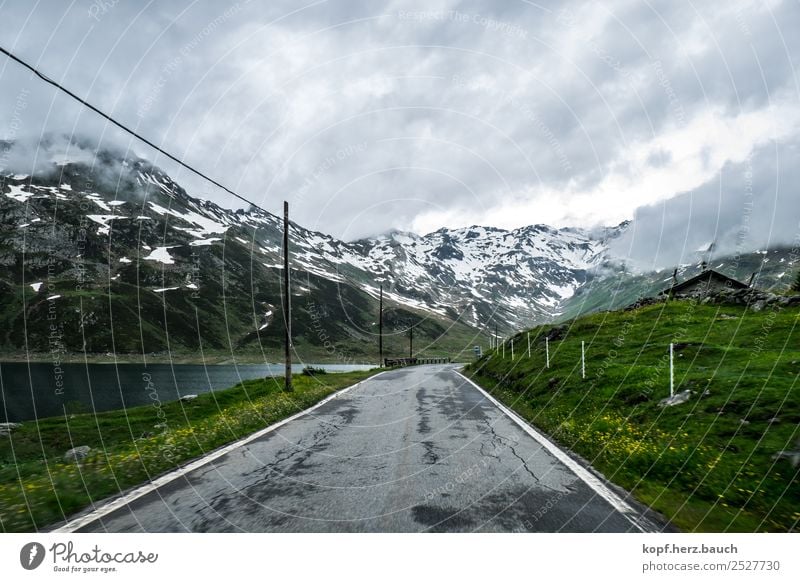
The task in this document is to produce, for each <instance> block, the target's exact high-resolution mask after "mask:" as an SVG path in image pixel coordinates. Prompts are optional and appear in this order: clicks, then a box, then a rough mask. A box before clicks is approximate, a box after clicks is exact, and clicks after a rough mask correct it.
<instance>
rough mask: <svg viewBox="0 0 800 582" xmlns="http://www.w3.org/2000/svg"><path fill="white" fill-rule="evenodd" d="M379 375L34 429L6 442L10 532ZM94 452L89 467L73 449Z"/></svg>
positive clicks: (240, 390) (3, 520) (34, 424)
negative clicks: (72, 455) (70, 453)
mask: <svg viewBox="0 0 800 582" xmlns="http://www.w3.org/2000/svg"><path fill="white" fill-rule="evenodd" d="M377 372H378V370H371V371H360V372H347V373H342V374H325V375H324V376H321V377H317V376H302V375H297V376H295V377H294V378H293V384H294V391H293V392H291V393H286V392H284V391H283V381H282V379H281V378H277V379H258V380H247V381H245V382H242V383H240V384H238V385H236V386H234V387H233V388H229V389H227V390H221V391H217V392H210V393H207V394H201V395H199V396H198V397H197V398H196V399H194V400H190V401H188V402H183V401H175V402H168V403H163V404H161V403H157V404H156V405H154V406H140V407H136V408H129V409H127V410H115V411H111V412H103V413H98V414H75V415H70V416H69V417H67V418H63V417H52V418H45V419H41V420H39V421H31V422H26V423H24V424H23V425H22V426H21V427H20V428H18V429H16V430H14V431H13V432H11V434H10V435H9V436H6V437H0V531H3V532H22V531H35V530H38V529H40V528H43V527H45V526H47V525H50V524H52V523H56V522H58V521H60V520H63V519H65V517H66V516H69V515H71V514H73V513H75V512H77V511H79V510H81V509H83V508H84V507H86V506H88V505H89V504H90V503H93V502H98V501H101V500H102V499H104V498H106V497H109V496H112V495H115V494H118V493H121V492H122V491H125V490H127V489H129V488H131V487H133V486H135V485H139V484H141V483H144V482H147V481H149V480H151V479H152V478H154V477H156V476H158V475H159V474H161V473H164V472H166V471H169V470H171V469H174V468H176V467H178V466H180V465H182V464H185V463H186V462H188V461H190V460H192V459H194V458H197V457H200V456H202V455H204V454H206V453H208V452H210V451H213V450H214V449H216V448H218V447H220V446H223V445H225V444H227V443H230V442H233V441H236V440H238V439H241V438H244V437H246V436H247V435H249V434H252V433H253V432H255V431H257V430H260V429H262V428H264V427H266V426H269V425H271V424H274V423H275V422H278V421H280V420H282V419H284V418H287V417H289V416H291V415H293V414H296V413H297V412H299V411H301V410H304V409H306V408H308V407H309V406H312V405H314V404H315V403H317V402H319V401H320V400H322V399H323V398H325V397H326V396H329V395H330V394H332V393H334V392H336V391H338V390H341V389H342V388H345V387H347V386H350V385H352V384H354V383H356V382H358V381H360V380H363V379H364V378H367V377H369V376H371V375H373V374H375V373H377ZM77 446H89V447H91V451H90V453H89V455H88V456H87V457H86V458H85V459H84V460H83V461H82V462H80V463H76V462H66V461H64V458H63V456H64V453H65V451H67V450H69V449H71V448H73V447H77Z"/></svg>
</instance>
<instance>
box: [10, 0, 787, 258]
mask: <svg viewBox="0 0 800 582" xmlns="http://www.w3.org/2000/svg"><path fill="white" fill-rule="evenodd" d="M108 4H109V5H110V7H109V8H108V9H107V10H105V11H102V12H101V13H98V14H96V15H95V17H92V16H91V14H90V10H91V7H92V6H93V5H95V6H96V4H94V3H92V2H89V1H84V2H78V3H74V4H72V5H71V7H68V6H67V5H64V4H62V3H59V2H42V3H39V4H38V5H36V7H35V8H31V7H30V6H29V5H28V4H23V3H18V4H15V5H13V6H4V8H3V11H4V15H3V16H4V27H3V30H2V31H0V42H2V44H3V46H5V47H7V48H13V49H14V50H15V51H16V52H18V53H19V54H20V55H21V56H23V57H24V58H26V59H28V60H29V61H31V62H36V63H38V65H39V66H41V68H42V69H43V70H44V71H46V72H47V73H48V74H50V75H51V76H52V77H54V78H56V79H58V80H59V81H63V82H64V84H65V85H67V86H69V87H71V88H72V89H74V90H75V91H76V92H77V93H78V94H80V95H82V96H86V98H87V99H89V100H90V101H92V102H93V103H96V104H97V105H98V106H100V107H102V108H104V109H105V110H107V111H110V112H112V113H113V114H114V115H115V116H117V117H118V118H120V119H121V120H125V121H126V122H127V123H129V124H130V125H132V126H135V127H136V128H137V129H138V130H139V131H141V133H143V134H144V135H146V136H149V137H151V138H152V139H153V141H155V142H156V143H158V144H162V145H164V147H165V148H167V149H169V150H171V151H174V152H175V153H176V154H178V155H180V156H183V157H184V158H185V159H186V161H187V162H189V163H192V164H194V165H196V166H197V167H199V168H202V169H203V170H204V171H206V172H207V173H208V174H210V175H212V176H214V177H216V178H218V179H219V180H220V181H221V182H223V183H225V184H227V185H229V186H231V187H233V188H235V189H236V190H237V191H239V192H240V193H241V194H242V195H244V196H247V197H249V198H251V199H252V200H254V201H255V202H257V203H259V204H261V205H263V206H265V207H266V208H267V209H269V210H272V211H278V210H279V208H280V203H281V201H282V200H283V199H284V198H286V199H288V200H289V201H290V203H292V205H293V213H294V216H295V217H296V219H297V220H298V222H300V223H302V224H305V225H308V226H313V227H315V228H318V229H320V230H323V231H326V232H329V233H331V234H333V235H338V236H345V237H347V238H358V237H361V236H366V235H371V234H376V233H379V232H383V231H386V230H389V229H391V228H401V229H405V228H410V227H411V225H412V224H413V223H414V221H415V219H416V218H417V217H419V216H420V215H421V214H424V213H426V212H429V211H430V210H431V209H437V208H438V209H442V208H445V209H449V210H452V211H453V212H454V213H456V214H459V215H460V216H463V217H466V218H465V220H467V222H469V223H470V224H471V223H479V222H481V217H482V216H483V215H484V214H485V211H486V209H489V208H492V207H495V206H497V205H499V204H501V203H505V202H507V201H509V200H519V201H520V202H524V200H525V198H526V196H531V197H532V196H535V195H537V193H538V195H541V193H542V192H553V191H557V192H562V194H560V195H558V196H553V195H548V197H549V199H548V200H547V203H548V204H550V205H551V206H552V207H554V208H556V210H553V211H552V212H551V214H554V215H558V212H557V210H558V208H560V207H562V206H563V211H562V212H561V214H560V216H561V217H562V218H561V221H562V223H563V221H565V220H567V219H569V220H572V219H574V220H576V221H577V222H578V224H575V226H594V225H595V223H596V222H597V220H596V219H594V218H593V217H592V216H591V215H588V214H581V213H580V212H579V209H576V208H575V207H574V204H573V203H572V202H571V195H570V194H569V191H570V189H576V190H578V191H588V190H591V189H592V188H595V187H597V186H598V185H599V184H600V183H602V181H603V180H604V179H606V178H607V177H608V176H609V174H610V173H612V172H619V173H620V175H624V174H625V172H630V171H631V170H630V168H631V165H630V164H631V162H630V160H628V159H625V157H624V156H625V154H626V151H627V148H629V147H630V145H631V144H633V143H637V142H642V141H646V140H648V139H652V138H654V137H657V136H659V135H661V134H662V133H663V132H666V131H669V130H670V128H672V127H674V126H676V125H685V124H686V123H688V122H690V121H691V120H692V119H693V118H694V116H696V115H698V114H700V113H702V112H704V111H707V110H708V109H709V108H719V109H720V111H722V114H723V115H727V116H733V115H736V114H737V113H739V112H741V111H748V110H753V109H762V108H764V107H766V106H767V104H768V103H769V102H770V100H771V98H772V97H773V95H775V94H776V93H778V92H784V93H786V92H794V94H795V95H796V94H797V93H796V92H797V83H796V81H797V80H796V76H795V71H794V68H793V62H796V60H797V55H798V53H800V51H798V48H799V47H798V43H800V39H798V38H797V35H795V34H794V30H795V29H796V28H797V26H796V25H797V24H798V20H799V17H798V11H800V6H799V5H798V4H797V3H796V2H788V1H785V2H783V3H780V4H778V5H777V6H776V7H775V9H774V13H771V12H769V11H768V10H764V9H762V8H759V7H758V6H757V5H752V6H751V7H748V6H744V7H743V8H742V9H738V10H737V9H733V8H730V5H729V4H728V3H726V4H724V5H722V6H711V5H706V4H702V5H699V6H698V4H697V3H692V5H689V4H688V3H682V2H656V3H652V2H651V3H641V2H636V1H634V0H630V1H627V0H626V1H619V2H615V3H611V4H606V3H604V6H608V9H607V10H609V11H611V16H610V17H609V18H607V19H606V20H605V21H604V22H599V21H598V22H597V23H596V22H593V21H591V19H589V17H587V16H586V15H587V14H588V12H587V9H590V8H591V7H592V6H597V4H587V3H582V2H570V3H562V2H544V3H536V5H532V4H531V3H526V2H522V1H519V2H500V3H497V2H489V1H486V0H473V1H463V2H459V1H456V0H452V1H446V0H443V1H440V2H409V1H394V2H381V3H377V2H367V1H362V2H345V1H333V0H332V1H330V2H324V3H321V4H318V5H315V6H312V7H309V8H302V7H301V6H300V5H298V4H297V3H296V2H290V1H288V0H286V1H283V2H269V3H260V2H245V1H244V0H242V1H240V2H239V3H234V4H228V5H221V4H219V3H215V2H211V1H205V2H196V3H194V2H169V3H153V4H150V5H146V6H145V7H143V6H142V5H139V4H134V3H124V2H119V3H116V4H114V3H108ZM537 6H542V7H541V8H540V7H537ZM31 10H33V13H32V14H29V11H31ZM565 10H566V12H565ZM293 11H297V12H296V13H294V14H292V12H293ZM437 11H438V13H437ZM696 11H699V12H696ZM409 14H417V16H411V17H410V16H408V15H409ZM565 14H571V15H572V19H570V18H565V17H564V15H565ZM29 16H30V18H28V17H29ZM62 18H63V22H62V23H61V24H59V21H60V19H62ZM595 25H596V26H595ZM587 31H588V32H587ZM51 34H52V40H50V41H49V42H48V39H49V38H50V36H51ZM568 38H569V39H571V40H569V42H568V43H567V42H566V41H565V39H568ZM682 51H685V52H686V54H684V52H682ZM0 76H1V77H2V80H3V82H2V89H0V106H1V107H2V109H0V115H2V117H0V133H2V132H3V131H6V133H8V129H9V128H10V126H11V123H12V117H13V112H14V109H15V103H16V100H17V96H18V93H19V91H20V90H21V89H22V88H25V89H26V90H29V94H28V96H27V106H26V108H25V110H24V112H23V113H22V115H21V116H20V115H18V117H20V119H21V122H20V123H17V126H18V130H17V131H16V134H15V137H17V138H21V137H23V136H24V137H27V138H29V139H33V140H35V139H38V137H39V136H41V135H42V134H43V133H44V132H50V133H55V134H60V133H66V134H68V135H69V134H72V133H73V132H75V133H78V134H80V135H86V136H88V137H90V138H91V139H92V140H94V141H95V142H96V144H95V145H96V146H99V147H103V146H104V145H108V144H111V145H114V146H118V147H121V148H123V149H127V148H130V149H131V150H132V151H133V152H136V153H138V154H141V155H143V156H146V157H148V158H150V159H151V160H152V161H154V163H156V164H158V165H161V166H163V167H164V169H165V170H167V171H169V172H170V173H171V174H173V176H174V177H175V179H176V180H178V181H179V182H181V183H183V184H185V185H186V186H187V189H188V190H189V192H190V193H192V194H195V195H199V196H203V197H208V198H213V199H215V200H216V201H218V202H220V203H221V204H225V205H229V206H234V205H236V204H237V202H236V201H235V200H231V199H230V197H229V196H227V195H225V194H224V193H222V192H218V191H216V190H215V189H214V188H211V187H209V186H208V184H206V183H204V182H203V181H202V180H200V179H199V178H197V177H196V176H193V175H191V174H190V173H188V172H187V171H186V170H184V169H181V168H180V167H179V166H177V165H175V164H173V163H171V162H169V161H168V160H165V159H163V157H160V156H159V155H157V154H156V153H154V152H151V151H148V148H146V147H145V146H143V145H142V144H139V143H137V142H136V141H135V140H132V139H130V138H129V137H128V136H126V135H125V134H123V133H121V132H120V131H118V130H116V129H114V128H112V127H109V126H108V124H106V123H105V122H104V121H103V120H102V119H98V118H97V117H96V116H95V115H93V114H91V113H90V112H87V111H85V110H82V109H81V108H80V107H79V106H77V105H75V104H74V103H71V102H70V101H69V100H68V99H66V98H64V97H63V96H60V95H57V94H55V93H54V92H53V91H52V90H51V89H49V88H48V87H47V86H46V85H44V84H42V83H41V82H39V81H37V80H34V79H31V78H30V75H29V74H28V73H26V72H24V71H21V70H20V69H19V68H18V67H17V66H16V65H14V64H13V63H8V62H4V63H1V64H0ZM0 137H2V136H0ZM354 148H355V149H354ZM341 152H346V153H345V154H344V155H342V154H341ZM340 156H341V158H340ZM331 159H334V160H335V161H334V163H331V162H330V160H331ZM22 161H24V160H20V162H22ZM651 161H652V163H651V166H653V167H661V166H663V165H664V164H669V163H670V162H671V161H672V160H671V159H670V156H669V155H668V154H667V153H664V154H663V155H661V154H659V155H655V154H653V155H651ZM752 164H753V170H754V175H759V176H763V177H764V178H763V179H765V180H766V179H767V177H768V176H772V170H773V169H774V171H775V173H776V174H775V175H776V176H778V177H780V175H781V174H782V173H784V172H787V171H789V170H788V169H787V168H786V166H785V165H780V166H778V167H776V168H773V167H772V166H771V165H769V160H768V159H766V158H764V157H763V156H760V155H756V156H753V161H752ZM761 164H765V165H764V167H763V168H762V166H761ZM393 168H400V169H393ZM726 171H727V170H726ZM787 183H788V182H787V181H786V180H779V181H778V184H779V188H780V189H783V188H785V186H784V185H785V184H787ZM758 185H759V186H761V184H758ZM672 194H674V195H677V194H679V193H677V192H675V193H672ZM604 195H605V196H608V206H610V207H613V206H614V205H615V204H620V203H619V202H617V201H616V200H615V198H614V192H608V193H606V194H604ZM697 196H699V190H698V194H697ZM724 196H725V197H727V196H729V194H728V193H727V191H726V193H725V194H724ZM730 196H733V195H732V194H730ZM680 200H683V198H682V197H678V198H677V199H676V202H675V205H674V206H672V205H670V204H669V203H668V206H667V207H668V208H669V209H670V212H678V211H679V210H682V209H683V208H685V206H681V204H680V203H679V201H680ZM727 200H728V199H727V198H724V199H723V202H724V204H723V206H725V207H726V208H728V207H730V208H736V207H737V204H738V201H737V200H736V199H735V198H734V197H732V198H731V199H730V201H729V202H726V201H727ZM625 204H627V206H624V207H620V208H619V212H618V214H620V216H621V217H625V216H633V214H634V211H635V206H632V205H630V203H625ZM701 211H702V213H705V214H703V215H701ZM692 212H693V217H694V218H693V220H695V221H699V222H697V224H698V225H699V224H700V223H703V224H712V223H713V224H715V223H716V220H717V217H718V216H719V215H720V212H722V213H723V214H725V213H727V212H728V210H726V209H725V208H723V209H721V210H720V209H717V208H714V207H712V206H711V205H700V206H695V207H693V210H692ZM637 216H639V217H641V219H642V220H643V221H645V219H647V220H648V221H649V220H652V216H651V214H650V210H649V209H643V210H641V211H640V212H638V214H637ZM703 216H705V218H703ZM726 216H727V215H726ZM513 219H514V220H518V221H519V222H520V224H522V223H524V222H526V221H530V222H539V219H538V217H536V216H526V215H525V213H518V214H517V216H515V217H513ZM730 220H733V218H730ZM703 221H705V222H703ZM563 225H564V224H556V226H563ZM450 226H455V225H450ZM503 226H509V225H503ZM778 227H780V228H784V227H786V225H783V224H780V225H778V226H777V227H776V228H778ZM786 228H788V227H786ZM697 229H698V231H702V230H703V229H702V228H700V227H699V226H698V227H697ZM638 242H639V239H637V243H638ZM752 244H756V242H753V243H752ZM642 245H643V248H649V246H648V245H647V244H646V241H645V242H642ZM661 254H662V253H661V251H659V256H661Z"/></svg>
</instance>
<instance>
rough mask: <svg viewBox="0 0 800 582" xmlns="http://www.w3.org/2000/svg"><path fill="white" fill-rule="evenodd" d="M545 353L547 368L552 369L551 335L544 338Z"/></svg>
mask: <svg viewBox="0 0 800 582" xmlns="http://www.w3.org/2000/svg"><path fill="white" fill-rule="evenodd" d="M544 355H545V358H546V360H545V361H546V362H547V369H548V370H549V369H550V338H549V337H545V338H544Z"/></svg>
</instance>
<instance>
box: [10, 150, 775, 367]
mask: <svg viewBox="0 0 800 582" xmlns="http://www.w3.org/2000/svg"><path fill="white" fill-rule="evenodd" d="M5 145H7V144H5ZM80 151H81V154H80V155H78V156H77V157H75V156H73V157H65V156H64V155H63V153H62V154H59V155H57V156H56V157H53V158H52V159H50V160H49V165H47V166H46V167H45V168H44V169H42V168H40V169H38V170H37V173H36V175H34V176H28V175H24V174H15V173H10V172H4V173H0V287H2V291H3V294H2V296H3V298H4V299H3V302H2V303H0V324H2V325H3V329H5V330H6V332H5V333H6V335H5V336H4V338H0V349H4V350H14V349H16V350H18V349H22V348H23V347H26V346H27V348H28V349H35V350H40V351H41V350H45V351H46V350H47V349H48V346H49V333H50V327H49V322H50V321H51V320H50V319H49V318H50V317H51V316H52V314H53V313H56V314H57V319H58V321H59V325H61V326H62V327H64V326H65V327H64V328H65V330H66V331H65V332H64V333H63V334H62V335H63V338H65V339H64V340H63V341H64V342H65V343H67V344H70V345H69V346H67V347H68V348H69V349H71V350H73V351H83V350H86V351H92V352H105V351H126V350H128V351H139V350H140V349H141V348H142V346H146V347H147V348H152V349H153V351H159V350H161V351H164V350H172V349H178V348H182V349H184V350H185V351H193V350H196V349H199V348H200V346H201V345H202V346H205V348H207V349H217V350H225V349H233V348H236V349H247V348H248V347H249V348H252V349H263V348H264V346H273V347H276V346H279V345H280V341H281V337H282V325H280V321H281V319H282V317H283V314H282V312H281V300H280V297H281V289H280V279H281V278H280V269H281V260H280V245H281V236H282V232H281V229H282V221H281V220H280V219H279V218H278V217H276V216H274V215H272V214H270V213H267V212H264V211H261V210H258V209H250V210H242V209H239V210H231V209H226V208H223V207H221V206H219V205H218V204H215V203H213V202H210V201H207V200H201V199H198V198H195V197H192V196H190V195H189V194H188V193H187V192H186V191H185V190H184V189H183V188H182V187H181V186H180V185H179V184H177V183H176V182H174V181H173V180H172V179H171V178H170V176H168V175H167V174H166V173H165V172H163V171H162V170H160V169H159V168H157V167H155V166H154V165H153V164H151V163H150V162H148V161H146V160H144V159H141V158H137V157H131V156H123V155H122V154H120V153H116V152H111V151H105V150H104V151H100V152H91V154H90V155H87V154H86V152H85V150H80ZM627 226H628V225H627V223H623V224H621V225H619V226H618V227H615V228H607V229H600V230H598V231H594V232H588V231H583V230H580V229H573V228H562V229H554V228H550V227H548V226H543V225H535V226H527V227H524V228H519V229H516V230H511V231H507V230H502V229H498V228H491V227H485V226H472V227H469V228H460V229H446V228H442V229H440V230H438V231H436V232H433V233H430V234H427V235H425V236H419V235H416V234H413V233H407V232H391V233H388V234H386V235H383V236H379V237H374V238H369V239H364V240H357V241H351V242H345V241H341V240H338V239H336V238H334V237H331V236H329V235H326V234H324V233H320V232H315V231H312V230H309V229H306V228H303V227H302V226H300V225H297V224H293V227H292V230H291V246H292V269H293V271H294V275H293V277H294V279H293V280H294V285H293V289H292V292H293V295H296V296H298V299H296V300H295V301H294V304H295V306H296V309H295V312H294V314H293V315H294V318H293V321H294V322H295V325H294V330H295V332H296V335H297V344H298V345H299V346H302V345H306V346H308V347H314V346H316V347H317V348H319V347H321V346H324V345H326V341H329V340H331V339H333V340H335V341H337V342H339V343H340V344H341V345H345V344H346V345H348V346H351V347H352V346H356V348H355V349H354V350H353V351H354V352H355V353H359V351H360V353H363V354H368V353H371V351H374V344H375V343H376V342H375V338H374V335H375V327H374V326H375V325H376V324H375V321H376V318H377V317H376V316H377V297H378V295H379V292H380V291H379V288H380V286H383V292H384V299H385V304H386V306H387V311H386V316H385V320H386V321H387V324H388V331H389V334H390V335H391V334H392V333H393V331H394V333H395V335H396V336H397V337H398V338H399V337H400V336H401V335H402V333H403V330H404V329H406V328H407V326H408V325H411V324H413V325H415V326H419V328H417V329H416V332H415V337H417V338H419V339H420V340H421V341H422V342H426V341H427V342H428V343H429V345H431V346H433V345H436V346H439V347H441V348H442V349H443V350H452V349H454V348H457V349H468V348H469V347H471V343H472V342H475V341H477V338H478V336H479V335H481V336H482V337H483V338H484V340H485V339H486V337H487V336H488V334H490V333H492V332H494V329H495V327H497V329H498V331H499V332H500V334H502V335H505V334H507V333H508V332H510V331H512V330H518V329H520V328H523V327H526V326H530V325H532V324H534V323H537V322H541V321H546V320H551V319H553V318H557V317H558V316H562V317H563V316H564V314H567V315H576V314H578V313H580V312H585V311H586V310H591V309H601V308H610V307H615V306H620V305H622V304H624V303H625V302H630V301H632V300H633V299H635V297H636V296H637V295H638V294H641V293H649V292H654V291H657V290H658V286H659V285H663V282H662V281H661V280H662V279H664V277H665V275H664V274H663V273H660V272H659V273H652V274H641V273H640V274H635V273H626V272H625V270H624V268H623V267H621V266H620V264H619V262H618V261H616V260H615V259H614V258H613V257H612V256H611V252H610V251H609V246H610V243H612V242H613V240H614V239H615V238H616V237H618V236H619V235H620V234H621V233H623V232H624V230H625V229H626V228H627ZM766 260H769V259H768V258H761V256H760V255H758V256H756V255H754V258H753V261H749V260H748V261H743V260H741V259H739V260H738V261H737V262H736V265H737V269H738V270H742V269H753V270H755V267H754V266H753V265H760V266H759V270H760V271H759V272H761V271H764V269H763V264H766V263H764V261H766ZM784 260H787V259H785V258H784ZM751 263H752V264H751ZM762 263H763V264H762ZM781 265H782V263H781V262H780V258H778V259H776V260H775V266H776V269H777V267H778V266H781ZM738 270H737V273H731V274H735V275H741V274H739V273H738ZM785 270H786V269H784V270H783V271H785ZM783 271H781V272H780V273H779V272H778V271H776V272H775V277H777V278H776V279H775V280H776V281H779V280H780V276H782V274H784V275H785V273H783ZM276 323H277V324H276ZM70 328H72V329H73V331H75V332H76V333H70V332H69V329H70ZM443 337H449V338H450V340H448V341H450V343H449V344H447V346H445V347H442V346H443V343H442V342H443V340H442V338H443ZM453 338H455V339H453ZM391 341H392V340H391V339H390V340H389V343H390V344H391ZM397 342H400V340H399V339H397ZM445 343H447V342H445ZM398 345H399V344H398ZM420 345H423V344H422V343H421V344H420ZM176 346H177V347H176ZM326 349H327V348H326Z"/></svg>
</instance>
